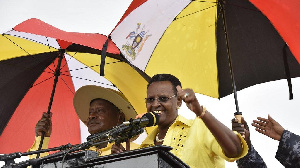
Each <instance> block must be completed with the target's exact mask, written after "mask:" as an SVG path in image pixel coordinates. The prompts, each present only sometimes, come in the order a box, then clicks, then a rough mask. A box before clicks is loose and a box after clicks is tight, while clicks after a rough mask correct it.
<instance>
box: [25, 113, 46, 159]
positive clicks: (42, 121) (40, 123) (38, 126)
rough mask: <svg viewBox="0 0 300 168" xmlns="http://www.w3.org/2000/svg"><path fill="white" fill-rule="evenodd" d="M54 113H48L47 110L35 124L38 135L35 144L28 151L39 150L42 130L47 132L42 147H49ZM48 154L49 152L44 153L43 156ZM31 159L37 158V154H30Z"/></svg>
mask: <svg viewBox="0 0 300 168" xmlns="http://www.w3.org/2000/svg"><path fill="white" fill-rule="evenodd" d="M51 117H52V113H50V114H47V113H46V112H44V113H43V115H42V118H41V119H40V120H39V121H38V122H37V124H36V126H35V134H36V137H35V139H34V143H33V145H32V146H31V147H30V148H29V149H28V151H37V150H38V148H39V145H40V142H41V135H42V132H45V138H44V141H43V145H42V149H47V148H48V144H49V140H50V135H51V132H52V120H51ZM46 155H48V152H46V153H42V154H41V157H43V156H46ZM29 158H30V159H33V158H36V155H30V156H29Z"/></svg>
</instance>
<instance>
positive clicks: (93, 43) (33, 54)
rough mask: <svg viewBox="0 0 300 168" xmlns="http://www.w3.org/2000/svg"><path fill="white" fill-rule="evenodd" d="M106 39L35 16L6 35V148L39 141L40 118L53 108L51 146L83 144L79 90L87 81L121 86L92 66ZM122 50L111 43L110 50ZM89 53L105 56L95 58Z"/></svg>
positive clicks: (2, 51) (1, 49) (0, 123)
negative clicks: (77, 99)
mask: <svg viewBox="0 0 300 168" xmlns="http://www.w3.org/2000/svg"><path fill="white" fill-rule="evenodd" d="M106 40H107V37H106V36H104V35H101V34H91V33H73V32H65V31H62V30H59V29H57V28H55V27H53V26H51V25H49V24H47V23H44V22H43V21H41V20H39V19H34V18H33V19H29V20H26V21H24V22H22V23H20V24H19V25H17V26H16V27H14V28H13V29H12V30H11V31H8V32H6V33H4V34H2V36H0V58H1V60H0V69H1V76H2V80H1V82H0V90H1V95H0V100H1V101H0V103H1V106H0V107H1V108H0V115H1V119H0V143H1V144H5V145H1V146H0V153H11V152H15V151H26V150H27V149H28V148H29V147H30V146H31V145H32V143H33V140H34V139H33V138H34V136H35V133H34V127H35V124H36V122H37V121H38V120H39V119H40V117H41V115H42V112H47V110H49V109H50V110H51V111H52V112H53V117H52V121H53V130H52V135H51V140H50V144H49V147H57V146H60V145H64V144H67V143H71V144H78V143H80V129H79V120H78V117H77V115H76V113H75V111H74V108H73V95H74V93H75V90H77V89H78V88H79V87H80V86H82V85H87V84H93V85H100V86H103V87H109V88H113V89H116V87H115V86H114V85H113V84H112V83H111V82H109V81H108V80H107V79H105V78H103V77H100V75H99V73H97V72H95V71H94V70H93V69H92V68H95V67H99V64H100V55H99V53H101V49H102V46H103V44H104V43H105V41H106ZM109 43H111V41H109ZM118 54H119V51H118V49H117V48H116V47H115V46H114V45H109V47H108V48H107V55H110V56H112V55H118ZM88 55H89V56H90V57H93V58H96V57H99V59H98V61H97V62H93V60H92V61H91V59H90V58H89V57H88ZM62 56H63V57H62ZM85 56H86V58H85V60H84V61H81V60H82V59H83V58H84V57H85ZM77 58H78V59H77ZM88 61H90V62H91V63H89V64H84V62H88ZM108 67H109V66H108ZM56 69H58V71H57V72H56ZM98 69H99V68H98ZM98 71H99V70H98ZM56 78H57V84H55V82H54V79H56ZM54 84H55V85H56V86H55V87H54ZM53 88H54V89H53ZM53 90H55V92H53ZM54 93H55V94H54ZM51 95H54V97H51ZM51 99H52V100H53V101H52V100H51ZM49 102H50V103H49Z"/></svg>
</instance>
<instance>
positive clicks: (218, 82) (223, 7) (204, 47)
mask: <svg viewBox="0 0 300 168" xmlns="http://www.w3.org/2000/svg"><path fill="white" fill-rule="evenodd" d="M252 1H253V2H256V1H255V0H252ZM269 1H272V2H270V3H273V5H275V6H278V5H279V4H277V3H276V2H275V1H276V0H269ZM256 3H259V2H256ZM270 3H269V4H270ZM284 4H285V5H287V6H289V7H290V8H292V9H297V7H296V6H297V5H298V4H299V3H297V4H294V5H295V6H293V3H290V2H284ZM298 6H299V5H298ZM266 8H267V6H266V5H265V6H263V7H260V9H262V10H263V11H265V9H266ZM260 9H258V8H256V7H255V6H254V5H253V4H252V3H251V2H250V1H249V0H219V1H218V0H205V1H202V0H178V1H173V0H164V1H155V0H142V1H141V0H134V1H133V2H132V3H131V4H130V6H129V7H128V9H127V11H126V12H125V14H124V15H123V17H122V18H121V20H120V22H119V23H118V25H117V26H116V27H115V29H114V30H113V31H112V33H111V39H112V40H113V41H114V43H115V44H116V45H117V46H118V48H119V49H120V51H121V53H122V54H123V55H124V57H125V58H126V59H127V60H128V62H129V63H130V64H131V65H133V66H135V67H137V68H139V69H140V70H142V71H144V72H145V73H146V74H148V75H149V76H152V75H154V74H157V73H171V74H173V75H175V76H177V77H178V78H179V79H180V80H181V82H182V84H183V87H188V88H192V89H194V91H195V92H197V93H201V94H204V95H208V96H211V97H215V98H222V97H224V96H226V95H229V94H231V93H233V92H235V93H236V91H238V90H241V89H243V88H247V87H250V86H252V85H255V84H259V83H264V82H268V81H274V80H279V79H284V78H287V79H288V80H290V78H293V77H299V76H300V66H299V63H298V62H300V54H299V52H297V51H298V49H297V48H299V47H297V46H298V44H299V38H297V37H299V34H300V32H299V29H294V28H291V29H293V30H295V31H294V32H298V34H294V35H295V36H294V37H293V35H292V36H291V35H289V34H288V32H286V31H283V30H282V29H280V28H278V27H274V26H273V25H272V24H271V22H270V20H269V19H268V18H273V17H272V16H270V15H267V16H268V18H267V17H266V16H265V15H264V14H263V13H262V12H261V10H260ZM276 9H280V10H279V11H277V12H282V13H288V12H290V11H287V9H285V8H276ZM291 11H292V12H293V13H294V14H295V16H297V14H298V15H299V12H297V11H296V10H291ZM269 13H270V12H269ZM287 16H289V15H287ZM291 17H292V16H291ZM278 20H279V21H278V22H283V21H284V19H281V20H280V19H278ZM288 20H289V21H288V22H289V24H288V25H290V26H291V25H293V24H299V20H297V19H294V20H293V18H292V19H290V18H288ZM285 21H286V20H285ZM292 21H295V22H296V23H293V22H292ZM272 22H273V23H274V21H273V20H272ZM226 23H227V24H226ZM286 29H289V28H286ZM278 32H280V34H282V36H280V35H279V33H278ZM287 34H288V36H289V37H290V38H293V40H289V39H287V38H284V40H285V41H284V40H283V38H282V37H286V36H284V35H287ZM297 42H298V43H297ZM290 48H291V49H293V50H292V52H291V51H290ZM296 58H297V59H298V62H297V60H296ZM232 85H234V87H233V86H232ZM289 86H290V89H291V83H289ZM233 88H234V89H233ZM233 90H235V91H233ZM144 96H145V95H144ZM291 98H292V94H291Z"/></svg>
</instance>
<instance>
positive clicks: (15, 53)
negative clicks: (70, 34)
mask: <svg viewBox="0 0 300 168" xmlns="http://www.w3.org/2000/svg"><path fill="white" fill-rule="evenodd" d="M53 51H58V50H57V49H54V48H51V47H48V46H45V45H43V44H39V43H36V42H32V41H29V40H26V39H22V38H18V37H13V36H9V35H2V36H0V55H1V57H0V60H7V59H10V58H16V57H21V56H27V55H30V54H38V53H44V52H53Z"/></svg>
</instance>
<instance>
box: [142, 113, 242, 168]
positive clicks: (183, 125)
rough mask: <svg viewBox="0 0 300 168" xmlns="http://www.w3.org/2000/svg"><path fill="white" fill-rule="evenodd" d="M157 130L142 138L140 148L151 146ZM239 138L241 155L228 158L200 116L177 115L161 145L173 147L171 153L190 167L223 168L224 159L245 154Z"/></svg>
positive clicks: (228, 159)
mask: <svg viewBox="0 0 300 168" xmlns="http://www.w3.org/2000/svg"><path fill="white" fill-rule="evenodd" d="M157 132H158V129H157V128H156V129H155V130H154V131H153V132H152V133H150V134H149V135H148V137H147V138H146V139H145V140H144V142H143V143H142V144H141V146H140V148H144V147H149V146H153V145H154V139H155V136H156V134H157ZM239 138H240V139H241V141H242V144H243V152H242V154H241V156H240V157H238V158H228V157H226V156H225V154H224V152H223V150H222V148H221V146H220V145H219V144H218V142H217V140H216V139H215V138H214V136H213V135H212V134H211V132H210V131H209V129H208V128H207V127H206V126H205V124H204V123H203V121H202V120H201V119H200V118H198V117H196V118H195V119H194V120H188V119H186V118H184V117H182V116H180V115H179V116H178V117H177V119H176V120H175V122H174V123H173V124H172V125H171V126H170V128H169V130H168V132H167V134H166V136H165V139H164V142H163V145H166V146H171V147H172V148H173V149H172V150H171V153H173V154H174V155H176V156H177V157H178V158H180V159H181V160H182V161H183V162H185V163H186V164H188V165H189V166H190V167H192V168H193V167H194V168H196V167H197V168H198V167H217V168H224V167H225V162H224V159H225V160H227V161H234V160H237V159H239V158H242V157H243V156H245V155H246V154H247V152H248V146H247V144H246V142H245V140H244V139H243V138H242V137H241V136H239Z"/></svg>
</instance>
